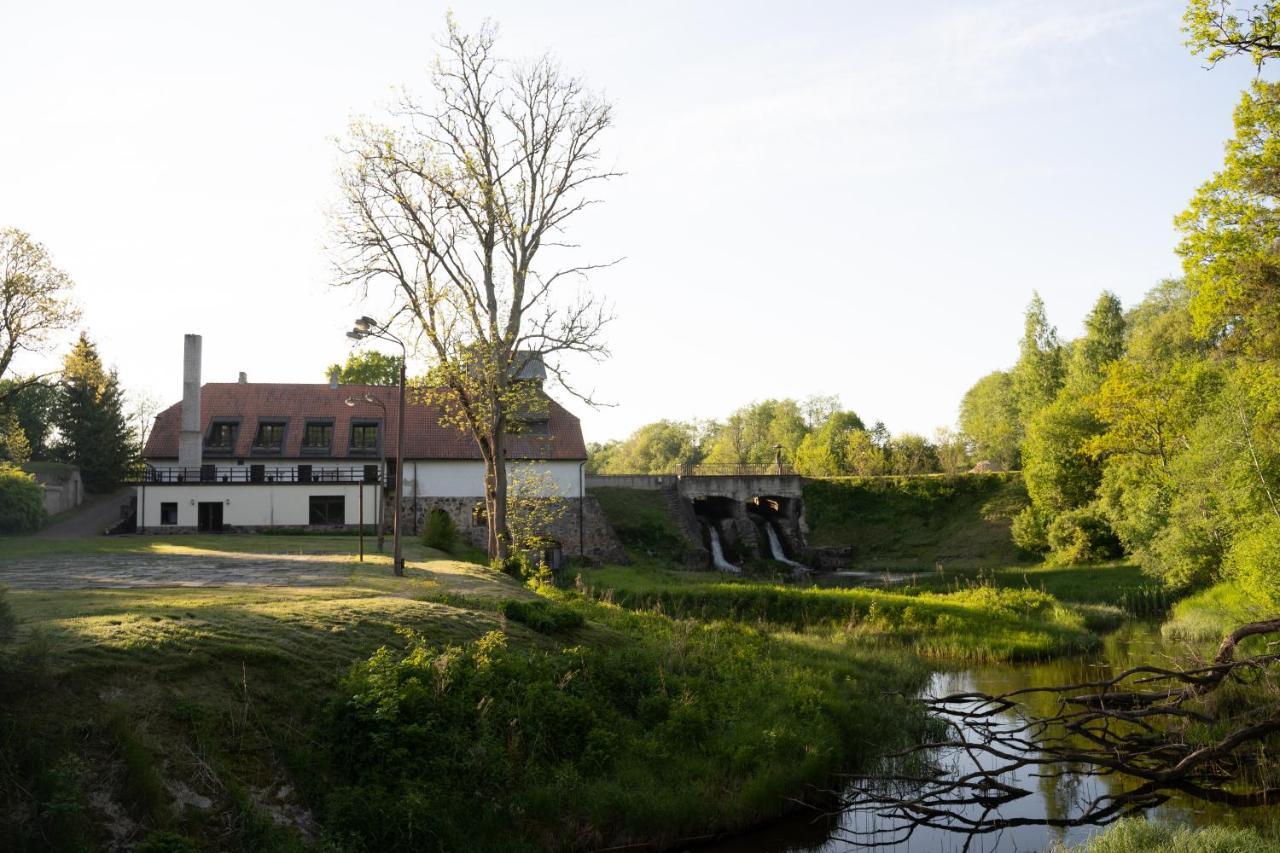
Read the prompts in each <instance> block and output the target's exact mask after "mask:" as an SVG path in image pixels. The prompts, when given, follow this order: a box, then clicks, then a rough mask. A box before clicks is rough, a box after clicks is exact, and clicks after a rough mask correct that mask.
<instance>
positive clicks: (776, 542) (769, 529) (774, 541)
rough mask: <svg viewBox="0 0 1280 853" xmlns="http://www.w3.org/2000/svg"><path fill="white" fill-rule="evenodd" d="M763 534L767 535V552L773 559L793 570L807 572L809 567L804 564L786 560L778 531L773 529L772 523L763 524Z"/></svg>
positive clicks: (785, 553)
mask: <svg viewBox="0 0 1280 853" xmlns="http://www.w3.org/2000/svg"><path fill="white" fill-rule="evenodd" d="M764 529H765V532H766V533H768V534H769V550H770V551H771V552H772V553H773V559H775V560H777V561H778V562H779V563H786V564H787V565H788V566H790V567H791V568H793V569H799V570H801V571H806V572H807V571H808V570H809V567H808V566H806V565H805V564H804V563H797V562H796V561H795V560H789V559H787V552H786V551H783V550H782V540H781V539H779V538H778V531H776V530H774V529H773V522H772V521H766V522H765V523H764Z"/></svg>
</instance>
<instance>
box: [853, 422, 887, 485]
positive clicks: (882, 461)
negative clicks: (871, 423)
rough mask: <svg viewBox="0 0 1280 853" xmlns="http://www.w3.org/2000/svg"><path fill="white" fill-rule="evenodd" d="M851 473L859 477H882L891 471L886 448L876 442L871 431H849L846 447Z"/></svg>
mask: <svg viewBox="0 0 1280 853" xmlns="http://www.w3.org/2000/svg"><path fill="white" fill-rule="evenodd" d="M844 458H845V464H846V465H847V466H848V468H849V473H850V474H853V475H854V476H857V477H880V476H883V475H885V474H888V473H889V457H888V455H887V454H886V453H885V448H884V447H881V446H880V445H878V444H876V441H875V435H874V433H872V432H870V431H865V432H864V431H862V430H855V431H854V432H851V433H849V435H848V437H847V439H846V443H845V449H844Z"/></svg>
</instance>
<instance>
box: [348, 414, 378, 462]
mask: <svg viewBox="0 0 1280 853" xmlns="http://www.w3.org/2000/svg"><path fill="white" fill-rule="evenodd" d="M348 446H349V449H350V452H351V453H366V454H367V453H377V452H378V422H377V421H352V422H351V442H350V444H349V445H348Z"/></svg>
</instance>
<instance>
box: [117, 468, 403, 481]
mask: <svg viewBox="0 0 1280 853" xmlns="http://www.w3.org/2000/svg"><path fill="white" fill-rule="evenodd" d="M381 482H382V467H381V466H380V465H359V466H348V467H339V468H319V467H312V466H310V465H272V466H267V465H234V466H232V465H202V466H200V467H199V468H176V467H175V468H152V467H150V466H148V467H147V468H146V470H145V471H143V472H141V474H140V475H135V478H134V479H133V480H131V483H133V484H135V485H143V484H145V485H148V486H176V485H194V484H215V485H216V484H222V483H226V484H232V483H234V484H250V485H255V486H258V485H279V484H282V483H286V484H287V483H347V484H354V483H364V484H367V485H378V484H380V483H381Z"/></svg>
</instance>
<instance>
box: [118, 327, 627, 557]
mask: <svg viewBox="0 0 1280 853" xmlns="http://www.w3.org/2000/svg"><path fill="white" fill-rule="evenodd" d="M185 356H186V357H185V367H184V376H183V399H182V401H181V402H179V403H175V404H174V405H172V406H170V407H169V408H167V409H165V410H164V411H162V412H161V413H160V414H159V415H157V416H156V419H155V425H154V427H153V428H152V430H151V433H150V435H149V437H148V439H147V443H146V447H145V448H144V450H143V459H144V461H145V463H146V473H145V475H144V477H143V478H142V480H141V481H140V482H139V483H138V485H137V491H138V501H137V514H136V518H137V527H138V529H139V530H140V531H142V532H177V531H205V532H217V531H259V530H267V529H276V528H297V529H309V528H346V527H355V526H356V525H359V524H361V523H363V524H365V525H367V526H369V527H373V526H375V525H376V524H377V519H378V509H379V507H380V506H381V507H384V508H385V506H386V504H385V501H387V500H391V499H393V498H394V495H395V492H396V488H397V486H398V488H399V496H400V500H401V501H402V507H403V510H404V511H405V512H406V518H407V519H408V521H407V525H408V526H409V528H410V529H409V530H407V531H406V532H414V531H416V529H417V528H418V526H419V525H420V523H421V520H422V518H424V517H425V514H426V513H428V512H431V511H433V510H440V511H444V512H447V513H449V514H450V515H451V516H452V517H453V518H454V520H455V522H456V523H457V524H458V526H459V528H460V529H461V530H462V532H463V534H464V536H466V537H467V538H468V539H469V540H471V541H473V542H477V543H483V541H484V537H483V533H484V524H485V518H484V500H483V494H484V488H483V484H484V462H483V461H482V459H481V457H480V453H479V451H478V449H477V448H476V445H475V442H474V440H473V439H472V438H471V436H470V435H468V434H466V433H464V432H462V431H461V430H458V429H457V428H455V427H452V426H444V425H442V424H441V411H440V409H439V408H438V407H437V406H436V405H433V404H430V403H425V402H422V401H419V400H415V399H413V395H412V394H411V395H410V397H409V398H408V399H407V400H406V406H405V435H404V459H403V460H400V459H397V458H396V455H395V450H396V446H397V438H398V436H397V420H398V419H397V411H398V404H399V393H400V392H399V389H398V388H396V387H394V386H382V385H343V384H340V383H339V382H338V381H337V377H336V376H333V377H331V378H330V381H329V382H328V383H327V384H324V383H321V384H293V383H274V382H271V383H261V382H248V381H247V380H246V378H245V375H244V374H241V375H240V381H238V382H211V383H207V384H202V383H201V381H200V338H199V336H197V335H187V337H186V350H185ZM530 381H537V380H536V379H535V380H530ZM544 396H545V395H544ZM546 401H547V406H546V409H545V411H544V412H543V413H541V414H539V415H538V416H536V417H534V418H532V419H526V420H525V421H524V422H523V423H522V426H521V430H520V432H519V433H518V434H513V435H512V436H510V438H509V441H508V466H509V470H513V471H515V472H517V476H518V475H519V472H521V471H529V470H532V471H534V472H536V474H537V482H539V483H542V484H545V488H547V489H549V490H551V491H553V492H554V493H555V494H556V495H558V496H560V497H562V498H564V499H566V500H567V501H568V502H569V504H570V505H569V509H568V511H567V512H566V513H565V518H564V519H563V520H562V523H561V524H560V525H559V528H560V529H559V531H558V532H559V533H560V538H561V540H562V541H561V545H562V547H563V548H564V550H565V552H566V553H570V554H574V553H579V552H580V551H586V552H587V553H588V554H590V553H591V552H592V551H593V550H596V551H599V550H601V549H600V548H594V549H593V548H592V547H591V545H590V544H589V543H588V542H587V540H588V539H589V538H590V539H599V538H600V531H598V530H591V529H590V528H591V527H592V526H598V525H600V524H603V525H604V527H605V528H607V527H608V525H607V522H604V519H603V514H602V513H601V512H600V510H599V507H598V505H597V504H596V503H595V501H594V500H590V499H588V500H585V501H584V500H583V498H584V492H583V482H584V476H583V467H584V465H585V463H586V459H587V453H586V445H585V444H584V442H583V439H582V427H581V425H580V423H579V421H578V419H577V418H576V417H574V416H573V415H572V414H570V413H569V412H568V411H567V410H565V409H564V408H563V407H562V406H561V405H560V404H558V403H557V402H555V401H554V400H552V399H550V398H549V397H546ZM584 504H585V505H584ZM386 514H387V515H388V517H389V516H390V514H391V513H390V511H389V510H386ZM588 516H590V517H591V518H590V519H589V518H588ZM588 534H590V535H588ZM575 540H576V541H575ZM604 540H612V541H613V542H616V539H615V538H614V537H613V536H612V531H611V530H610V531H608V532H607V534H606V535H604ZM603 547H604V549H605V550H606V551H607V550H609V549H611V548H612V547H613V545H612V544H611V543H610V542H608V541H606V542H605V543H604V546H603Z"/></svg>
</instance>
